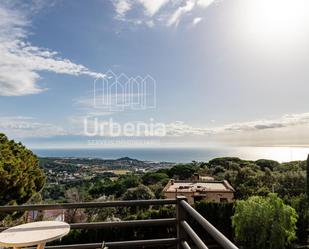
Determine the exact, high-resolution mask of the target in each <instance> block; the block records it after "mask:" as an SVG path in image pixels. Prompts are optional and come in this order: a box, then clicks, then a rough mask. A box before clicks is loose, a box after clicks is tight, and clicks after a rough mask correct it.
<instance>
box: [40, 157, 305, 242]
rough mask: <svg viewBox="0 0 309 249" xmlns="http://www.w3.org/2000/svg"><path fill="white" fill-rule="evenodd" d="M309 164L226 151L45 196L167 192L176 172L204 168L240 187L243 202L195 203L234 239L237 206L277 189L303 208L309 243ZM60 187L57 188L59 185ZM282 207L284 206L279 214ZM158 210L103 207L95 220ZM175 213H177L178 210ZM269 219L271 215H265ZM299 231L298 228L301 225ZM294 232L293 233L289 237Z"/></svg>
mask: <svg viewBox="0 0 309 249" xmlns="http://www.w3.org/2000/svg"><path fill="white" fill-rule="evenodd" d="M305 170H306V163H305V161H294V162H289V163H278V162H276V161H272V160H264V159H263V160H257V161H249V160H241V159H239V158H233V157H225V158H216V159H213V160H210V161H209V162H200V163H199V162H192V163H190V164H179V165H176V166H174V167H172V168H163V169H159V170H157V171H154V172H147V173H144V174H136V173H134V174H133V173H131V174H127V175H123V176H118V177H117V178H116V179H111V178H110V177H109V176H105V177H102V176H101V177H97V178H94V179H92V180H90V181H87V180H84V181H80V182H77V183H70V184H65V185H59V186H54V185H53V186H47V187H46V188H45V191H44V198H45V199H46V198H50V199H55V198H56V199H57V198H58V201H59V200H60V201H61V200H62V201H74V199H72V198H71V199H70V198H68V194H67V193H68V192H70V191H71V192H72V191H73V192H74V191H75V192H76V193H77V194H76V195H75V196H78V200H79V201H85V200H106V199H126V200H130V199H149V198H162V189H163V187H164V186H165V185H166V183H167V181H168V180H169V179H170V178H175V179H190V178H191V177H192V175H193V174H195V173H198V174H200V175H207V176H212V177H214V178H215V179H216V180H223V179H226V180H228V181H229V182H230V183H231V184H232V185H233V187H234V188H235V190H236V193H235V197H236V199H237V200H239V201H240V202H236V203H234V204H229V203H227V204H224V203H209V202H206V201H201V202H198V203H196V204H195V208H196V209H197V210H198V211H199V212H200V213H201V214H202V215H204V216H205V217H206V218H207V219H208V220H209V221H210V222H211V223H213V224H214V225H215V226H216V227H217V228H218V229H220V231H222V232H223V233H224V234H225V235H226V236H228V237H229V238H231V239H234V238H235V235H236V234H235V229H236V226H235V229H233V227H232V217H233V216H234V215H235V213H234V212H235V211H237V210H239V208H238V209H237V207H239V205H249V204H247V203H246V202H248V203H250V198H259V200H261V201H262V200H263V201H264V202H265V203H268V204H267V205H271V204H270V203H269V202H270V199H269V194H270V193H273V192H274V193H276V195H277V197H276V198H278V199H277V200H278V202H280V203H281V202H282V203H284V205H289V206H290V207H292V208H293V210H295V211H296V212H297V216H298V219H297V222H296V227H297V230H296V237H297V242H298V243H306V241H307V239H308V220H309V211H308V201H307V197H306V194H305V191H306V187H305V186H306V174H305V172H306V171H305ZM55 189H57V190H56V191H55ZM52 193H53V194H52ZM252 196H257V197H252ZM279 198H280V199H279ZM235 205H236V206H235ZM265 205H266V204H265ZM234 206H235V207H234ZM280 212H281V211H280V210H279V209H278V215H279V214H280ZM103 213H104V212H103ZM154 213H156V214H160V213H161V211H160V209H156V208H151V209H148V208H147V209H138V210H136V209H122V210H117V209H110V210H109V211H108V212H105V213H104V214H102V212H101V215H99V216H96V217H95V218H93V217H92V220H105V219H109V218H111V217H113V218H116V219H122V220H126V219H132V218H133V219H141V218H149V217H151V216H152V215H153V214H154ZM169 214H170V215H171V214H172V213H169ZM86 216H89V214H86V215H80V217H86ZM88 218H89V217H88ZM253 219H254V217H253ZM255 219H257V220H256V222H263V219H261V220H258V219H259V218H255ZM264 219H266V218H265V217H264ZM267 220H268V218H267V219H266V220H264V221H265V222H266V223H267V222H268V221H267ZM294 221H296V219H295V220H294ZM235 222H236V221H235ZM235 224H236V223H235ZM252 224H254V222H252ZM162 229H163V230H164V231H165V232H163V235H164V233H167V234H170V232H171V231H172V230H171V228H162ZM162 229H161V230H160V231H162ZM166 229H167V230H166ZM293 231H294V232H295V229H293ZM293 237H294V236H291V237H290V239H289V241H291V240H292V239H293ZM236 238H238V241H239V242H240V243H243V244H246V243H247V242H246V241H242V240H241V239H239V237H237V236H236ZM265 243H266V242H265ZM267 243H268V242H267ZM267 245H269V244H267ZM247 247H248V245H247Z"/></svg>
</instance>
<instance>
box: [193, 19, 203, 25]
mask: <svg viewBox="0 0 309 249" xmlns="http://www.w3.org/2000/svg"><path fill="white" fill-rule="evenodd" d="M202 20H203V18H201V17H195V18H194V19H193V22H192V25H193V26H195V25H197V24H198V23H199V22H201V21H202Z"/></svg>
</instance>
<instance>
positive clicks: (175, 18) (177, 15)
mask: <svg viewBox="0 0 309 249" xmlns="http://www.w3.org/2000/svg"><path fill="white" fill-rule="evenodd" d="M194 6H195V1H194V0H188V1H187V2H186V3H185V5H183V6H180V7H179V8H178V9H177V10H175V12H174V14H173V15H172V16H171V17H170V18H169V20H168V22H167V25H168V26H171V25H176V26H177V25H178V23H179V21H180V19H181V17H182V16H183V15H184V14H186V13H187V12H190V11H191V10H192V9H193V8H194Z"/></svg>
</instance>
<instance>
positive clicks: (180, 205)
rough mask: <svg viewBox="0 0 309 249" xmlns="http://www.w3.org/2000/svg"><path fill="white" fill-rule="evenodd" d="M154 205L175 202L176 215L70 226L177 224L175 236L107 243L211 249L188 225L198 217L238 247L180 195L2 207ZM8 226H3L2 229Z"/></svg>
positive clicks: (228, 245) (79, 247) (79, 248)
mask: <svg viewBox="0 0 309 249" xmlns="http://www.w3.org/2000/svg"><path fill="white" fill-rule="evenodd" d="M151 205H155V206H158V205H175V206H176V217H175V218H167V219H149V220H131V221H116V222H92V223H72V224H70V226H71V229H103V228H111V227H143V226H176V228H177V237H176V238H161V239H149V240H131V241H117V242H105V246H107V247H108V248H123V247H143V248H147V247H158V246H174V247H175V248H177V249H190V248H191V247H190V245H189V241H192V242H193V243H194V244H195V246H194V247H192V248H199V249H208V247H207V245H206V244H205V242H204V241H203V240H202V239H201V238H200V237H199V236H198V235H197V233H196V232H195V231H194V230H193V229H192V227H191V226H190V225H189V223H188V220H195V221H196V222H197V223H199V224H200V226H201V227H202V228H203V229H204V230H205V231H206V232H207V233H208V234H209V235H210V236H211V237H212V238H213V239H214V240H215V241H216V242H217V244H219V245H220V246H221V247H222V248H224V249H238V248H237V247H236V246H235V245H234V244H233V243H232V242H231V241H230V240H228V239H227V238H226V237H225V236H224V235H223V234H222V233H221V232H220V231H218V230H217V229H216V228H215V227H214V226H212V225H211V224H210V223H209V222H208V221H207V220H206V219H205V218H204V217H203V216H202V215H200V214H199V213H198V212H197V211H196V210H195V209H194V208H192V207H191V206H190V205H189V204H188V203H187V202H186V198H185V197H182V196H179V197H177V198H176V199H158V200H134V201H108V202H85V203H64V204H43V205H21V206H0V213H3V212H16V211H20V212H22V211H34V210H37V211H41V210H55V209H80V208H83V209H84V208H96V209H97V208H109V207H132V206H135V207H141V206H151ZM4 229H7V227H0V231H2V230H4ZM101 246H102V243H90V244H73V245H56V246H47V247H46V249H94V248H101Z"/></svg>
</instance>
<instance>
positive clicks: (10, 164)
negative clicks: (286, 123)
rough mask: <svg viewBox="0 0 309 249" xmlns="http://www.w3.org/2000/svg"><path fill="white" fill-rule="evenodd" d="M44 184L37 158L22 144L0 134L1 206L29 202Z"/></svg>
mask: <svg viewBox="0 0 309 249" xmlns="http://www.w3.org/2000/svg"><path fill="white" fill-rule="evenodd" d="M44 182H45V178H44V173H43V171H42V169H41V168H40V167H39V162H38V159H37V157H36V156H35V155H34V154H33V153H32V152H31V151H30V150H28V149H27V148H26V147H25V146H23V145H22V144H21V143H16V142H14V141H13V140H8V138H7V137H6V136H5V135H4V134H0V183H1V188H0V205H6V204H11V205H12V204H23V203H25V202H27V201H29V199H30V198H31V197H32V196H33V195H34V194H36V193H37V192H39V191H40V190H41V189H42V188H43V186H44Z"/></svg>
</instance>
